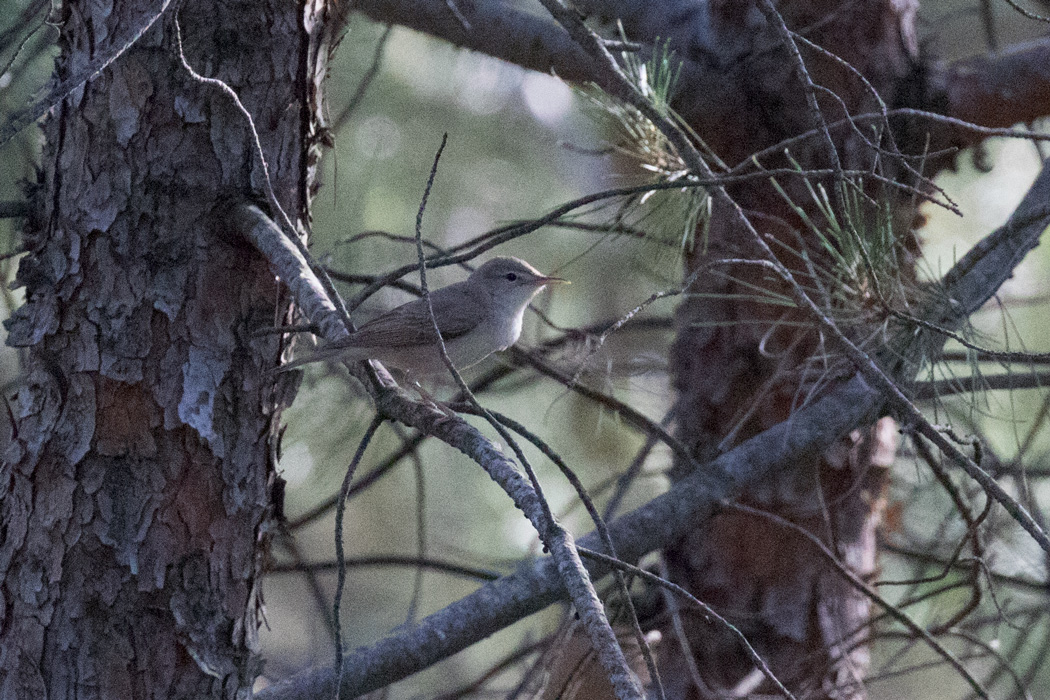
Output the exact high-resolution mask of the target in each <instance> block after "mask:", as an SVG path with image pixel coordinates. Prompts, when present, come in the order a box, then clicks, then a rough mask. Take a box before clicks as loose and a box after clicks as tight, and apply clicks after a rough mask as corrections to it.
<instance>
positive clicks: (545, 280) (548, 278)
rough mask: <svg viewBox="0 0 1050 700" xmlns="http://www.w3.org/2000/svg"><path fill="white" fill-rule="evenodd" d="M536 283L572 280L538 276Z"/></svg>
mask: <svg viewBox="0 0 1050 700" xmlns="http://www.w3.org/2000/svg"><path fill="white" fill-rule="evenodd" d="M536 284H572V282H570V281H569V280H566V279H562V278H561V277H539V278H537V279H536Z"/></svg>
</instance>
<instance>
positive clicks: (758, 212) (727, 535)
mask: <svg viewBox="0 0 1050 700" xmlns="http://www.w3.org/2000/svg"><path fill="white" fill-rule="evenodd" d="M844 5H845V4H844V3H838V2H817V3H811V2H783V3H780V4H779V5H778V9H779V11H780V12H781V13H782V14H783V16H784V20H785V22H786V24H787V26H788V27H789V28H791V29H794V30H796V31H800V32H802V31H803V30H804V28H807V27H816V28H815V29H814V30H813V31H809V32H805V33H804V36H805V37H806V38H807V39H809V40H810V41H813V42H814V43H816V44H819V45H820V46H821V47H823V48H825V49H827V50H828V51H830V52H832V53H834V54H836V55H837V56H839V57H840V58H842V59H844V60H845V61H848V62H849V63H850V65H852V66H853V68H854V69H856V70H857V71H859V72H860V73H861V74H863V75H864V77H865V78H867V80H868V81H869V83H870V84H871V85H872V86H873V87H874V88H875V89H876V90H878V91H879V94H880V95H881V96H882V98H883V100H884V101H886V102H887V103H889V105H890V106H900V105H898V104H895V102H897V95H898V94H899V93H900V92H901V90H900V85H902V84H904V83H905V81H907V80H908V79H909V78H910V76H911V75H912V72H913V71H914V70H915V69H916V68H917V55H916V46H915V44H914V40H913V38H912V35H913V32H914V27H913V24H912V23H913V20H914V10H915V5H914V4H913V3H899V2H889V1H886V2H879V1H875V2H864V3H851V4H850V7H849V9H848V11H846V9H845V7H844ZM717 7H718V9H717V10H716V11H715V13H714V16H713V17H711V18H710V30H711V31H712V32H714V34H715V36H714V37H713V40H712V43H713V44H716V45H718V46H719V47H720V48H721V58H722V59H724V58H725V56H726V55H734V56H740V57H742V58H741V59H740V60H739V61H735V62H732V63H730V64H728V65H726V67H725V68H724V69H722V70H715V71H712V73H713V75H708V77H707V81H706V82H707V87H708V88H709V89H708V90H706V91H693V90H689V89H688V88H683V90H682V93H683V97H682V100H683V103H682V104H681V109H682V111H683V113H684V115H685V116H686V118H687V119H688V120H689V122H690V124H691V126H692V127H693V128H694V129H695V130H696V131H697V133H699V134H701V135H702V136H703V138H704V139H705V140H706V141H707V143H708V144H710V145H711V147H712V148H713V149H714V151H715V152H716V153H718V154H719V155H720V156H721V157H722V158H723V159H725V160H726V161H727V162H728V163H731V164H732V163H737V162H740V161H742V160H744V159H746V158H747V157H748V155H749V154H751V153H754V152H757V151H760V150H762V149H763V148H765V147H767V146H770V145H772V144H775V143H777V142H779V141H781V140H783V139H786V138H789V137H791V136H795V135H797V134H799V133H802V132H805V131H809V130H810V129H814V128H817V127H818V126H819V123H818V122H817V120H816V116H815V113H814V112H813V110H812V109H810V107H809V106H808V104H807V94H806V89H805V85H804V82H803V80H804V78H803V75H802V74H801V72H800V71H799V68H798V64H797V62H796V61H795V60H793V58H792V57H791V55H790V54H789V53H788V51H787V50H786V49H785V46H784V42H783V39H782V38H781V36H779V35H778V34H777V32H776V31H775V30H774V29H773V27H771V25H770V23H769V21H768V19H767V17H766V16H764V15H763V13H762V12H760V11H759V9H758V6H757V5H755V4H750V3H748V4H747V5H740V4H738V3H721V4H718V5H717ZM709 39H710V37H709ZM800 51H801V54H802V56H803V58H804V59H805V62H806V66H807V69H808V71H809V72H810V75H811V76H812V79H813V81H814V82H815V83H817V84H818V85H821V86H824V87H826V88H829V89H830V90H833V91H834V92H835V94H837V95H838V96H839V97H840V98H841V99H842V101H843V102H842V103H839V102H837V101H834V100H832V99H830V98H829V97H828V95H827V93H824V92H820V93H817V99H818V101H819V104H820V107H821V109H822V111H823V114H824V119H825V120H826V121H827V122H834V121H836V120H839V119H842V118H843V117H845V116H847V115H846V114H845V113H844V112H843V106H845V108H846V109H847V110H848V112H849V114H863V113H867V112H877V111H878V109H879V105H878V103H877V101H876V99H875V97H874V96H873V95H872V94H871V92H870V90H869V89H868V88H867V87H866V86H865V85H864V84H863V83H862V82H861V80H859V79H858V78H857V76H856V75H853V74H851V72H850V71H849V70H847V69H846V68H844V67H843V66H841V65H839V64H837V63H835V62H833V61H832V60H830V59H829V58H826V57H824V56H821V55H819V54H817V53H815V52H814V51H812V50H807V49H806V47H804V46H803V47H801V49H800ZM698 94H703V101H701V100H700V99H698V98H697V97H695V96H696V95H698ZM832 136H833V141H834V146H835V150H836V152H837V156H836V157H837V158H838V159H839V160H840V163H841V167H842V168H845V169H850V170H861V171H864V170H869V169H871V168H872V166H873V164H874V163H875V161H876V159H877V158H879V154H878V153H876V152H875V151H874V150H873V149H872V148H871V147H870V146H869V145H868V144H866V143H864V142H863V141H862V140H861V139H860V138H859V137H858V136H857V134H856V133H854V132H852V131H850V130H847V129H837V130H835V131H833V132H832ZM908 145H909V146H911V145H915V144H908ZM917 145H918V146H919V148H920V149H921V147H922V145H923V144H921V143H920V144H917ZM902 148H904V149H905V150H908V149H907V147H906V146H903V145H902ZM791 152H792V156H793V158H794V159H795V161H796V162H797V163H798V164H799V165H800V167H801V168H802V169H806V170H809V169H822V168H823V169H827V168H832V167H834V161H833V159H832V157H831V152H830V150H829V149H828V147H827V143H826V142H825V141H824V140H823V139H821V138H812V139H810V140H808V141H806V142H805V143H804V144H802V145H801V147H793V148H792V149H791ZM884 162H885V163H886V164H887V165H888V169H889V170H891V172H885V170H884V174H887V175H890V176H891V177H893V176H900V175H901V173H900V171H899V170H895V167H896V164H895V163H894V162H893V161H892V159H885V161H884ZM763 165H765V166H767V167H788V166H790V163H788V162H787V161H786V160H784V159H783V158H782V157H774V158H769V159H763ZM824 183H825V185H826V186H827V187H828V189H829V190H833V188H834V185H833V180H832V179H831V178H826V179H825V180H824ZM783 184H784V185H785V187H786V188H787V190H788V192H789V194H790V195H791V196H792V199H793V200H794V202H795V203H796V204H798V205H800V206H802V207H803V208H805V209H806V211H807V212H808V214H809V215H810V216H812V217H813V218H814V219H816V220H819V219H820V214H819V212H817V211H816V207H815V206H814V205H815V202H814V200H813V199H812V198H811V197H810V196H809V195H808V194H807V193H806V190H805V189H804V188H803V187H802V186H801V185H802V182H801V181H800V180H798V179H796V180H794V181H793V182H790V181H783ZM870 192H871V193H872V194H873V195H876V196H879V197H883V198H885V197H887V196H888V197H895V199H893V206H894V207H896V208H897V210H896V211H895V212H894V214H895V216H894V219H895V220H896V221H898V222H900V223H902V224H903V225H902V226H899V227H898V229H897V232H898V234H899V235H900V236H903V237H910V236H911V233H910V230H909V229H910V223H911V221H912V219H913V217H914V210H913V209H912V202H911V200H910V199H908V200H905V201H901V199H902V198H899V197H896V194H895V193H894V192H891V191H888V190H885V191H877V189H876V188H875V187H871V188H870ZM730 194H731V195H732V196H733V198H734V199H735V200H736V201H737V202H738V203H739V204H740V205H741V206H742V207H743V208H744V209H745V210H746V211H747V212H748V213H749V214H750V215H751V219H752V221H753V222H754V224H755V226H756V228H757V229H758V231H759V232H760V233H761V234H763V235H765V236H771V237H775V238H776V239H778V240H779V241H780V242H781V243H782V244H783V246H782V247H781V248H779V249H778V252H779V253H781V260H782V261H783V262H784V263H785V265H787V266H788V267H789V268H790V269H792V270H793V271H795V272H796V274H799V275H802V276H805V275H806V269H805V267H804V265H803V261H802V260H801V259H800V258H799V257H798V256H797V255H794V254H792V253H790V252H785V251H786V250H788V249H790V250H798V249H800V248H802V247H803V246H804V249H805V250H808V251H810V255H813V254H814V253H813V251H819V250H820V248H821V245H820V242H819V241H818V240H816V238H815V237H814V236H813V234H812V232H811V231H808V230H807V229H806V227H805V226H804V225H803V224H802V222H801V221H800V220H799V218H798V217H797V216H796V215H795V214H794V213H793V212H792V210H791V209H790V207H789V205H788V203H787V202H786V201H785V200H784V198H783V197H782V196H781V195H780V194H778V193H777V192H776V190H775V189H774V188H773V187H772V186H770V184H769V183H768V182H754V183H753V184H746V185H740V186H737V187H733V188H730ZM836 213H837V214H838V215H839V216H842V214H843V212H842V211H841V209H840V210H838V211H837V212H836ZM736 221H737V220H736V218H735V217H734V216H732V215H731V213H730V212H728V211H718V210H716V211H715V212H714V214H713V215H712V217H711V226H710V233H709V247H708V248H707V250H706V254H705V255H698V256H694V257H692V258H691V259H689V260H688V269H687V273H689V272H692V271H693V270H695V269H697V268H698V267H699V266H702V265H705V264H707V263H709V261H711V260H714V259H718V258H746V259H758V258H761V257H763V256H762V254H761V252H760V251H759V250H758V248H757V246H755V244H754V242H753V241H752V240H751V239H750V237H749V235H748V234H747V232H746V231H745V230H744V229H743V227H741V226H740V225H739V224H738V223H736ZM803 241H804V242H803ZM908 247H912V248H914V246H908ZM817 262H818V263H819V262H820V261H819V260H818V261H817ZM825 262H826V261H825ZM906 264H909V265H910V262H906ZM902 273H903V274H904V275H906V276H908V275H910V274H911V272H910V271H909V270H904V271H902ZM752 285H754V286H752ZM755 288H766V289H772V290H773V291H774V292H775V293H778V294H787V293H788V292H787V288H786V287H785V286H784V285H782V284H779V283H778V282H773V281H772V280H771V279H770V277H769V275H768V274H767V273H766V271H765V270H764V269H763V268H758V267H755V266H744V265H740V266H734V267H732V268H728V269H727V268H720V269H716V270H714V271H713V272H712V273H711V274H705V275H702V276H701V278H700V280H699V281H698V283H697V284H696V285H694V287H693V288H692V289H693V291H694V292H696V294H695V295H693V296H690V298H689V299H688V300H687V301H686V302H685V303H683V304H682V306H681V307H680V308H679V310H678V336H677V339H676V341H675V344H674V348H673V351H672V363H673V371H674V381H675V387H676V388H677V390H678V400H677V403H676V417H677V434H678V436H679V437H680V438H681V439H682V440H683V441H685V442H686V443H687V444H688V445H689V446H690V447H691V449H692V450H693V452H694V453H695V454H696V456H697V457H698V458H699V459H700V460H701V461H702V462H703V461H706V460H708V459H710V458H713V457H714V456H716V455H717V454H718V452H719V451H721V450H722V449H724V448H725V447H731V446H733V445H734V444H737V443H738V442H739V441H741V440H744V439H747V438H749V437H751V436H753V435H756V434H758V433H760V432H762V431H764V430H766V429H767V428H770V427H771V426H773V425H775V424H776V423H779V422H781V421H783V420H785V419H787V418H788V417H789V416H790V414H791V412H792V410H793V408H795V407H796V406H797V405H798V403H799V401H801V400H802V399H803V398H804V397H805V395H806V391H807V388H806V386H804V383H805V382H806V381H807V380H808V382H809V383H812V380H813V379H814V378H815V377H813V376H812V375H810V376H809V377H804V375H803V370H804V369H805V368H806V367H807V366H810V367H812V366H813V365H812V358H813V356H814V354H815V353H818V352H826V351H828V350H829V349H828V348H825V347H820V346H819V345H818V343H817V339H816V338H815V336H814V333H813V332H812V330H809V329H808V328H806V329H803V330H799V329H798V326H797V322H804V321H805V320H806V316H805V312H798V311H788V312H785V310H784V307H783V306H780V305H775V304H772V303H770V302H769V301H768V300H767V301H765V302H763V301H756V300H755V296H756V295H755V293H754V290H755ZM804 325H807V324H804ZM810 328H811V325H810ZM730 435H731V436H733V437H732V438H731V439H729V440H728V441H727V442H723V441H724V440H726V436H730ZM895 445H896V431H895V429H894V426H893V423H892V421H891V420H890V419H884V420H883V422H881V423H880V424H879V425H878V426H877V427H875V428H872V429H871V430H870V431H867V432H856V433H854V434H853V435H852V436H851V437H850V439H849V440H847V441H845V442H843V443H842V444H841V445H840V446H839V447H838V448H836V449H835V450H833V451H832V452H831V453H829V454H825V455H822V456H819V457H817V456H815V457H814V459H813V461H812V462H811V463H809V464H798V465H794V468H792V469H790V470H784V471H783V472H781V473H778V474H775V475H773V477H772V478H771V479H769V480H768V481H767V482H766V483H764V484H762V485H761V487H760V488H757V489H753V490H751V491H750V492H748V493H746V494H745V495H744V497H743V498H742V499H741V500H742V502H744V503H747V504H750V505H753V506H756V507H759V508H762V509H763V510H769V511H772V512H774V513H777V514H779V515H781V516H783V517H785V518H787V519H789V520H792V521H794V522H796V523H798V524H800V525H802V526H803V527H805V528H806V529H808V530H809V531H810V532H812V533H814V534H816V535H818V536H820V537H821V539H823V540H824V541H825V542H826V543H828V544H829V545H831V546H832V547H833V549H834V550H835V551H836V552H837V554H838V555H839V557H840V558H841V560H842V561H844V562H846V563H847V565H848V566H849V567H850V568H852V569H853V570H854V572H855V573H857V574H859V575H860V576H861V577H862V578H864V577H868V576H870V575H872V574H873V573H874V569H875V528H876V526H877V524H878V520H879V515H880V511H881V508H882V506H883V491H884V488H885V486H886V484H887V477H888V468H889V466H890V465H891V464H892V460H893V457H894V449H895ZM685 466H686V465H681V464H679V465H678V466H677V470H678V472H679V473H680V474H681V472H682V470H683V469H684V468H685ZM666 555H667V558H668V562H669V564H670V568H671V571H672V576H673V578H674V579H675V580H677V581H678V582H679V583H682V584H683V585H686V586H687V587H688V588H689V589H690V591H692V592H693V593H694V595H696V596H697V597H698V598H700V599H701V600H703V601H705V602H707V603H709V604H710V605H712V606H714V607H715V608H716V609H717V610H718V611H719V612H721V613H722V614H723V615H725V616H726V617H727V618H729V619H730V620H731V621H732V622H733V623H734V624H735V625H737V626H738V627H739V629H740V630H741V631H742V632H744V634H746V635H747V637H748V639H749V640H750V642H751V644H752V645H753V646H754V647H755V649H756V650H757V651H758V653H759V654H760V655H761V656H762V657H763V658H764V659H766V661H767V663H768V664H769V666H770V668H771V669H772V671H773V672H774V673H775V674H776V675H777V676H778V677H779V678H780V680H781V681H783V682H784V683H785V684H786V685H787V687H788V688H789V689H791V690H792V691H793V692H796V693H797V694H799V696H800V697H803V696H804V697H807V698H829V699H830V698H860V697H863V696H864V691H863V688H862V685H861V681H862V680H863V677H864V674H865V670H866V668H867V646H866V645H865V644H863V643H860V644H857V643H856V642H857V641H858V640H860V639H861V638H862V637H864V636H865V631H864V630H865V627H864V625H865V623H866V621H867V619H868V616H869V608H870V606H869V603H868V601H867V599H866V598H865V597H864V596H863V595H862V594H860V593H858V592H857V591H855V590H854V589H853V588H852V587H851V586H850V585H849V583H848V582H846V581H845V580H844V579H843V578H842V576H841V574H839V573H838V572H837V571H835V570H834V569H833V568H832V567H831V566H830V564H828V563H827V562H825V561H824V560H823V559H821V558H820V557H819V556H818V555H817V553H816V551H815V550H814V548H813V547H812V545H811V544H810V543H809V542H808V541H806V540H805V539H804V538H803V537H802V536H801V535H799V534H797V533H794V532H791V531H788V530H785V529H784V528H783V527H782V526H780V525H778V524H776V523H773V522H770V521H769V520H765V519H762V518H760V517H756V516H752V515H748V514H741V513H723V514H721V515H719V516H717V517H716V518H714V519H712V520H711V521H710V522H709V523H707V524H706V525H705V526H704V527H702V528H700V529H698V530H696V531H695V532H694V533H693V534H692V535H690V536H689V537H687V538H686V539H685V540H684V541H682V542H681V543H680V544H679V545H678V546H676V547H674V548H672V549H670V550H668V551H667V552H666ZM683 622H684V625H685V629H686V632H687V634H686V636H687V638H688V640H689V646H690V647H691V652H692V655H693V657H694V659H695V661H696V665H697V668H698V670H699V677H700V678H701V679H702V681H703V683H704V685H706V686H707V688H706V690H702V689H700V688H696V687H694V682H693V679H692V677H691V675H690V674H689V673H688V667H687V666H686V664H685V661H684V659H683V657H682V655H683V653H687V652H683V650H682V648H681V646H680V645H678V644H675V643H673V642H672V643H669V644H667V645H666V647H665V648H664V652H663V656H662V661H663V663H664V667H665V669H666V676H667V683H668V686H669V689H670V695H671V696H672V697H678V698H682V697H696V698H701V697H702V698H718V697H723V696H724V695H723V693H724V692H725V691H727V690H732V689H736V690H743V689H745V688H751V689H752V690H753V691H755V692H770V691H772V688H771V686H770V685H769V683H768V681H767V680H764V679H763V678H762V676H761V675H760V674H759V672H758V670H757V669H756V668H755V666H754V662H753V660H752V659H751V657H750V656H749V655H748V654H747V653H746V651H745V650H744V649H743V648H742V647H741V646H740V644H739V643H738V642H737V641H736V640H735V639H734V638H733V637H732V635H730V634H729V633H728V632H726V631H724V630H721V629H719V628H717V627H715V626H712V625H710V624H708V623H707V622H706V621H705V620H703V619H702V618H701V617H700V616H698V615H692V616H686V617H685V619H684V620H683Z"/></svg>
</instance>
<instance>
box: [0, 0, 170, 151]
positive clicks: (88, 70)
mask: <svg viewBox="0 0 1050 700" xmlns="http://www.w3.org/2000/svg"><path fill="white" fill-rule="evenodd" d="M171 2H172V0H161V2H158V3H156V6H155V8H153V10H152V11H146V12H144V13H143V14H142V16H141V17H140V18H139V21H138V22H136V23H135V24H133V25H132V26H130V27H128V28H127V29H128V31H127V32H126V33H125V35H124V36H121V37H113V39H112V40H111V41H110V42H109V44H108V45H107V46H103V47H98V48H97V50H96V51H95V52H94V53H95V57H94V59H93V60H92V61H90V62H89V63H87V64H86V65H84V66H80V67H78V68H77V70H75V71H73V73H72V74H71V75H69V76H68V77H66V78H65V79H64V80H61V81H59V82H57V83H56V84H55V85H54V86H53V87H51V89H50V90H48V91H47V93H46V94H44V95H41V96H40V97H38V98H37V99H35V100H33V101H32V102H31V103H29V104H28V105H26V106H25V107H24V108H22V109H20V110H18V111H17V112H15V113H14V114H12V115H10V116H9V117H8V118H7V119H5V120H4V123H3V126H0V146H3V145H4V144H5V143H7V142H8V141H10V140H11V139H12V138H14V136H15V135H16V134H17V133H18V132H19V131H21V130H22V129H24V128H26V127H27V126H29V125H30V124H32V123H33V122H35V121H36V120H37V119H39V118H40V117H42V116H44V114H46V113H47V111H48V110H49V109H51V108H52V107H54V106H55V105H57V104H59V103H60V102H61V101H62V100H64V99H65V98H66V97H68V96H69V95H70V93H72V92H73V91H74V90H76V89H77V88H79V87H81V86H82V85H84V83H86V82H88V81H89V80H91V79H92V78H94V77H95V76H96V75H98V74H99V73H101V72H102V71H104V70H105V69H106V68H107V67H108V66H110V65H112V63H113V62H114V61H116V60H117V59H118V58H120V57H121V56H122V55H123V54H124V52H125V51H127V50H128V49H130V48H131V47H132V46H134V45H135V42H137V41H138V40H139V39H141V38H142V35H143V34H145V33H146V32H147V31H149V29H150V27H152V26H153V25H154V24H155V23H156V22H157V20H159V19H160V18H161V17H163V16H164V13H165V12H167V11H168V8H169V7H170V6H171Z"/></svg>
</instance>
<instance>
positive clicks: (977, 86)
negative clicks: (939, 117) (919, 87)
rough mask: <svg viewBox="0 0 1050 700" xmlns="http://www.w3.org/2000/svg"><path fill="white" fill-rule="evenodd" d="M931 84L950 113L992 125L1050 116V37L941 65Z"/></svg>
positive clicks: (963, 118) (1010, 123) (959, 117)
mask: <svg viewBox="0 0 1050 700" xmlns="http://www.w3.org/2000/svg"><path fill="white" fill-rule="evenodd" d="M930 83H931V85H933V86H935V87H937V88H939V90H940V91H941V92H942V93H943V94H944V96H945V98H946V100H947V108H946V109H945V112H946V113H947V114H948V116H951V117H955V118H957V119H962V120H963V121H967V122H972V123H974V124H980V125H981V126H991V127H1008V126H1013V125H1014V124H1019V123H1022V122H1023V123H1030V122H1032V121H1034V120H1035V119H1037V118H1039V117H1043V116H1046V115H1047V114H1050V37H1044V38H1041V39H1038V40H1036V41H1031V42H1026V43H1023V44H1017V45H1015V46H1011V47H1009V48H1007V49H1006V50H1004V51H1002V52H1001V53H997V54H994V55H985V56H976V57H974V58H968V59H965V60H962V61H955V62H953V63H950V64H946V65H941V66H936V67H935V68H934V72H933V74H931V76H930Z"/></svg>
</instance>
